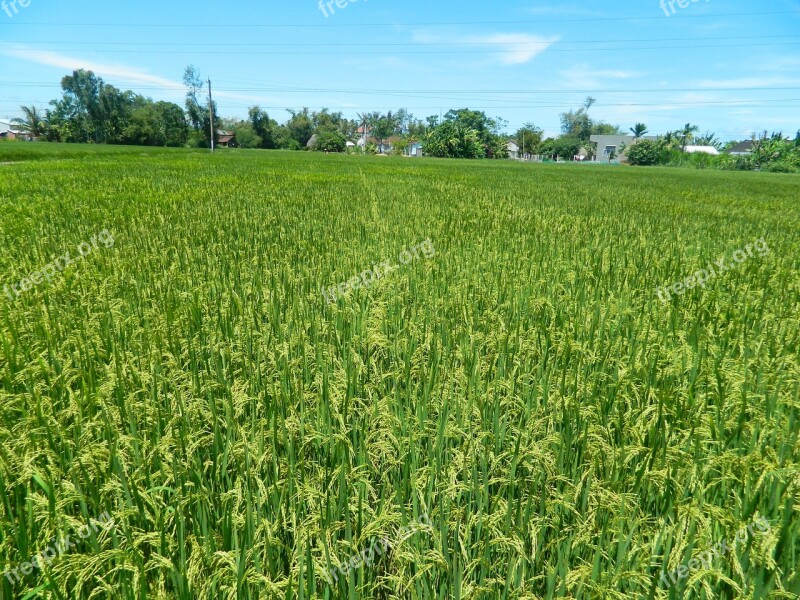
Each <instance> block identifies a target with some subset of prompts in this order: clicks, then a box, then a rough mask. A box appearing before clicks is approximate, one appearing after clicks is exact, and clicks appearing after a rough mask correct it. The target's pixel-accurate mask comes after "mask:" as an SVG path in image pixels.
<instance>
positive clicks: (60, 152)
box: [0, 143, 800, 600]
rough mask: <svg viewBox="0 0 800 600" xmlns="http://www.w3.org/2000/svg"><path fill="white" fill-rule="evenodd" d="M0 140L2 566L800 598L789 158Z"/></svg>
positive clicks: (97, 592)
mask: <svg viewBox="0 0 800 600" xmlns="http://www.w3.org/2000/svg"><path fill="white" fill-rule="evenodd" d="M0 163H2V164H0V234H1V237H0V241H1V242H2V243H0V288H3V289H2V290H0V344H1V347H0V565H2V569H3V570H4V573H3V577H2V579H0V597H1V598H3V599H12V598H13V599H17V598H25V599H28V598H46V599H70V600H71V599H81V600H82V599H89V598H92V599H99V598H102V599H106V598H108V599H111V598H114V599H121V600H128V599H144V598H148V599H181V600H189V599H204V600H216V599H255V598H260V599H265V600H266V599H272V598H285V599H292V598H298V599H303V600H311V599H316V598H320V599H333V598H344V599H348V600H354V599H357V598H376V599H420V600H422V599H425V600H427V599H437V600H438V599H441V600H444V599H451V598H453V599H470V600H483V599H487V600H488V599H503V600H505V599H524V600H534V599H537V600H538V599H551V598H572V599H582V598H585V599H599V600H605V599H638V598H641V599H645V598H647V599H667V598H674V599H677V598H687V599H734V598H735V599H740V598H798V597H800V596H799V595H798V594H800V517H798V509H800V463H799V462H798V459H800V441H799V440H798V435H799V434H800V358H799V357H798V352H799V350H800V277H799V275H800V228H799V227H798V224H800V204H798V197H800V177H798V176H793V175H777V174H775V175H773V174H759V173H726V172H704V171H690V170H678V169H649V170H645V169H634V168H624V167H618V168H614V167H597V166H592V165H577V166H576V165H569V166H559V165H524V164H518V163H514V162H511V161H508V162H499V161H479V162H462V161H435V160H428V159H420V160H407V159H399V158H397V159H395V158H384V159H381V158H369V157H354V156H335V155H318V154H317V155H311V154H308V153H288V152H286V153H283V152H247V151H241V152H236V151H231V152H220V153H217V154H216V155H215V156H213V157H212V156H209V155H208V154H206V153H202V152H194V151H185V150H143V149H141V148H135V149H133V148H102V147H88V146H84V147H76V146H60V147H53V146H49V145H46V144H21V143H16V144H12V143H8V144H0ZM425 240H429V241H430V244H431V246H432V247H433V248H434V249H435V252H433V253H431V252H425V253H424V254H422V253H421V252H417V256H416V257H415V259H414V260H411V261H408V262H406V261H404V260H403V258H402V257H403V256H406V255H404V252H409V253H410V252H411V249H412V248H421V247H422V246H420V245H419V244H420V243H422V242H424V241H425ZM756 240H763V243H764V244H766V246H767V247H768V252H755V251H751V252H747V253H746V260H743V261H741V262H739V261H738V260H737V261H736V264H735V268H731V269H729V270H726V271H724V272H720V273H718V275H717V276H716V277H714V278H709V280H708V281H707V282H706V283H705V284H704V287H702V286H700V285H695V286H693V287H692V288H688V284H687V289H685V290H684V292H683V293H682V294H678V293H672V294H671V295H670V297H669V299H666V300H665V299H664V298H665V297H664V296H662V297H659V294H658V289H659V288H664V286H672V285H673V282H685V281H687V278H688V277H690V276H692V274H693V273H696V272H698V270H700V269H704V268H705V267H706V266H707V265H709V264H714V263H715V262H716V261H718V260H719V259H720V257H727V260H728V262H729V263H733V262H734V259H732V258H731V257H733V256H735V255H736V253H737V251H742V252H744V249H745V248H746V246H748V245H750V246H751V248H752V247H754V244H755V242H756ZM109 242H111V243H109ZM87 247H88V248H90V250H89V251H88V252H85V251H86V248H87ZM755 247H756V248H758V247H763V246H755ZM67 253H70V256H69V257H68V258H70V259H71V262H70V263H69V264H67V263H66V262H65V260H64V259H63V258H64V257H66V256H67ZM385 260H390V261H392V263H393V264H392V266H394V268H393V269H392V270H391V272H390V273H388V274H387V275H386V276H384V277H381V278H376V279H375V280H374V281H373V282H372V283H371V284H370V285H368V286H365V285H360V286H358V287H356V286H352V287H348V289H347V293H346V294H341V295H339V296H335V298H334V301H330V297H329V295H327V296H326V294H325V293H323V290H324V289H325V286H335V285H337V286H338V284H339V283H340V282H350V281H352V279H353V277H354V274H360V273H363V272H364V271H365V270H370V269H373V267H374V266H375V265H380V264H381V263H382V262H383V261H385ZM37 279H38V280H39V282H38V283H37V281H36V280H37ZM3 286H8V287H3ZM13 286H17V287H16V288H15V287H13ZM23 288H28V289H23ZM674 289H675V288H673V290H674ZM17 291H19V294H17ZM104 514H105V515H106V516H108V517H110V518H111V519H112V520H113V522H108V521H106V522H105V525H103V526H98V525H97V523H98V519H100V517H101V515H104ZM756 523H757V524H758V527H754V524H756ZM748 528H749V529H748ZM742 531H745V532H746V534H745V535H744V536H742V537H741V539H740V537H737V535H741V533H742ZM84 534H85V535H84ZM64 540H67V542H66V543H64ZM48 549H51V551H49V552H48ZM37 556H38V557H39V558H38V559H37V558H36V557H37ZM698 557H700V558H698ZM31 561H33V563H37V564H33V563H32V562H31ZM693 561H694V562H693ZM698 565H700V566H699V567H698ZM26 571H27V573H26ZM670 573H677V575H670Z"/></svg>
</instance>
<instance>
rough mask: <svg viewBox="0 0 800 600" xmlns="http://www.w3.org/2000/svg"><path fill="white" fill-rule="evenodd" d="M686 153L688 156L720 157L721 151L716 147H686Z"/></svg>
mask: <svg viewBox="0 0 800 600" xmlns="http://www.w3.org/2000/svg"><path fill="white" fill-rule="evenodd" d="M684 151H685V152H686V153H687V154H711V155H712V156H719V150H717V149H716V148H715V147H714V146H686V148H685V149H684Z"/></svg>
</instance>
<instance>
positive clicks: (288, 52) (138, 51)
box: [101, 41, 800, 56]
mask: <svg viewBox="0 0 800 600" xmlns="http://www.w3.org/2000/svg"><path fill="white" fill-rule="evenodd" d="M609 43H611V42H609ZM797 44H800V41H797V42H778V43H772V44H768V43H759V44H710V45H692V46H630V47H617V48H608V47H607V48H586V47H582V48H555V49H551V48H549V47H547V48H546V49H543V51H545V50H546V51H547V52H548V53H550V52H582V53H586V52H613V51H619V50H622V51H625V52H629V51H631V50H636V51H639V50H694V49H699V48H754V47H757V46H774V47H778V46H795V45H797ZM507 45H510V44H507ZM540 45H546V42H543V43H541V44H540ZM521 51H522V52H525V50H520V49H519V48H516V49H515V48H509V49H507V50H473V51H468V50H431V51H427V52H396V51H393V50H387V51H381V50H371V51H368V52H356V51H347V52H337V51H333V52H330V51H326V52H298V51H295V50H285V51H280V52H264V51H258V52H253V51H241V52H239V51H236V52H214V51H210V50H208V51H203V50H199V51H195V50H167V51H164V50H147V49H144V48H139V49H136V50H102V51H101V52H103V54H159V55H162V54H183V55H186V54H190V55H198V54H201V55H206V54H213V55H215V56H236V55H246V56H254V55H260V56H334V55H343V56H374V55H393V56H407V55H413V54H516V53H519V52H521ZM530 51H531V50H528V52H530Z"/></svg>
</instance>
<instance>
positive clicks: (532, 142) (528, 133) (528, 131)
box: [514, 123, 544, 154]
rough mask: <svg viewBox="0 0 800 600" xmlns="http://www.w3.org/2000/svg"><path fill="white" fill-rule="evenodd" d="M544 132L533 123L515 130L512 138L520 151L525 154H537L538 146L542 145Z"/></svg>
mask: <svg viewBox="0 0 800 600" xmlns="http://www.w3.org/2000/svg"><path fill="white" fill-rule="evenodd" d="M543 135H544V131H543V130H542V129H541V128H540V127H537V126H536V125H534V124H533V123H525V124H523V125H522V127H520V128H519V129H517V133H516V134H515V135H514V137H515V138H516V140H517V144H518V145H519V147H520V151H524V153H525V154H538V149H539V144H541V143H542V136H543Z"/></svg>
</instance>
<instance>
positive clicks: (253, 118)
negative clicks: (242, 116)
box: [248, 105, 279, 150]
mask: <svg viewBox="0 0 800 600" xmlns="http://www.w3.org/2000/svg"><path fill="white" fill-rule="evenodd" d="M248 117H249V118H250V124H251V125H252V126H253V132H254V133H255V135H257V136H258V137H259V139H260V140H261V146H260V147H261V148H263V149H265V150H272V149H274V148H278V147H279V146H278V129H279V126H278V122H277V121H275V120H274V119H270V117H269V114H267V112H266V111H264V110H261V107H259V106H258V105H256V106H253V107H251V108H250V110H249V111H248Z"/></svg>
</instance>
